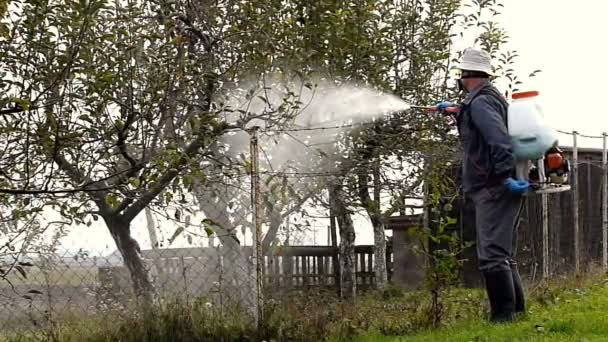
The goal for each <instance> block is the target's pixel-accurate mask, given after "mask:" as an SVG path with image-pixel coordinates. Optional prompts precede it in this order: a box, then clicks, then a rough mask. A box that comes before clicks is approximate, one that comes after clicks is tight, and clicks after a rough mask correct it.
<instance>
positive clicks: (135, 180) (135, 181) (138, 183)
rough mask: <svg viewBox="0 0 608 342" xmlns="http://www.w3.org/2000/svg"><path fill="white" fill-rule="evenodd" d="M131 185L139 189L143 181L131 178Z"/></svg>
mask: <svg viewBox="0 0 608 342" xmlns="http://www.w3.org/2000/svg"><path fill="white" fill-rule="evenodd" d="M129 184H131V185H132V186H133V187H134V188H139V186H140V185H141V181H140V180H139V178H135V177H131V178H129Z"/></svg>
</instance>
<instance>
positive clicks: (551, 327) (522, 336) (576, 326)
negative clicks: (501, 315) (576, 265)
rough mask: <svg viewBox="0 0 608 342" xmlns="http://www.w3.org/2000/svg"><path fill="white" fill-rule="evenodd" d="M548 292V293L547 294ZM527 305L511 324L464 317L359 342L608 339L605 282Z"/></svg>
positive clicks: (558, 292)
mask: <svg viewBox="0 0 608 342" xmlns="http://www.w3.org/2000/svg"><path fill="white" fill-rule="evenodd" d="M548 292H550V296H548V297H547V296H546V294H547V293H548ZM537 295H538V297H536V298H535V300H534V301H533V302H532V304H531V305H530V307H529V314H528V316H527V317H523V318H520V319H519V320H518V321H516V322H515V323H512V324H490V323H487V322H486V321H483V320H465V321H461V322H457V323H455V324H452V325H450V326H448V327H445V328H443V329H439V330H435V331H432V330H426V331H422V332H420V333H418V334H415V335H409V336H402V337H385V336H380V335H378V334H375V335H374V334H371V335H368V336H366V337H361V338H359V339H358V340H357V341H359V342H423V341H451V342H458V341H463V342H465V341H466V342H468V341H550V342H559V341H608V285H607V283H606V281H597V282H596V283H594V284H591V285H589V284H586V286H585V287H574V288H567V287H561V288H557V289H553V290H551V288H550V287H546V288H544V289H542V291H541V293H538V294H537Z"/></svg>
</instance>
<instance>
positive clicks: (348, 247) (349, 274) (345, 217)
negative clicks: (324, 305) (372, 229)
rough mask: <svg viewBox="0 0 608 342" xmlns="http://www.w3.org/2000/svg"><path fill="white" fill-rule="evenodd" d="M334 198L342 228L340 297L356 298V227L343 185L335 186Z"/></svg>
mask: <svg viewBox="0 0 608 342" xmlns="http://www.w3.org/2000/svg"><path fill="white" fill-rule="evenodd" d="M332 198H333V203H332V205H333V206H334V209H335V213H336V218H337V220H338V229H339V230H340V248H339V256H340V298H343V299H354V298H355V296H356V294H357V274H356V265H355V262H356V258H355V227H354V225H353V220H352V218H351V216H350V213H349V212H348V209H347V208H346V205H345V204H344V195H343V193H342V185H336V186H334V188H333V196H332Z"/></svg>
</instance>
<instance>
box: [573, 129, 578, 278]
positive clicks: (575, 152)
mask: <svg viewBox="0 0 608 342" xmlns="http://www.w3.org/2000/svg"><path fill="white" fill-rule="evenodd" d="M577 135H578V132H577V131H573V132H572V164H573V165H572V214H573V215H572V216H573V218H574V227H573V228H574V272H575V273H576V274H578V273H579V272H580V258H579V257H580V241H579V229H580V227H579V221H580V220H579V203H578V202H579V189H578V144H577Z"/></svg>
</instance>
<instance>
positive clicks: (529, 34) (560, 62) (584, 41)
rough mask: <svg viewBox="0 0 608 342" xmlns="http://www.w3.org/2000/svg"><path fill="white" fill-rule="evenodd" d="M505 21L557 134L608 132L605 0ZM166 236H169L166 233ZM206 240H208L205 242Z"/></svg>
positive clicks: (594, 143)
mask: <svg viewBox="0 0 608 342" xmlns="http://www.w3.org/2000/svg"><path fill="white" fill-rule="evenodd" d="M503 3H504V4H505V8H504V9H503V12H502V15H501V16H500V17H499V21H500V23H501V24H502V26H503V27H504V28H505V29H506V30H507V31H508V33H509V35H510V42H509V45H508V48H510V49H515V50H517V51H518V54H519V56H520V57H519V58H518V60H517V65H516V71H517V72H519V73H520V74H521V75H528V74H529V73H530V72H532V71H534V70H536V69H541V70H542V72H541V73H540V74H538V76H537V77H536V78H534V79H531V80H530V81H529V82H525V84H523V85H522V90H538V91H539V92H540V94H541V105H542V108H543V112H544V115H545V118H546V120H547V121H548V122H549V124H550V125H551V126H552V127H554V128H557V129H560V130H564V131H572V130H573V129H574V130H577V131H578V132H579V133H582V134H586V135H601V134H602V132H605V131H608V108H603V105H602V104H603V102H602V101H603V99H604V98H605V97H606V96H607V94H606V89H605V88H606V84H607V80H608V68H606V62H605V60H606V58H607V55H608V47H607V46H606V44H605V43H604V42H605V41H606V38H605V29H604V26H605V25H604V24H603V21H604V19H605V18H604V16H605V13H607V12H608V2H607V1H600V0H578V1H576V2H573V1H565V0H504V1H503ZM571 143H572V137H571V136H569V135H560V144H562V145H571ZM579 144H580V145H581V146H587V147H601V145H602V141H601V139H585V138H580V139H579ZM355 224H356V225H357V226H358V227H359V229H358V230H357V240H356V243H358V244H371V243H373V236H372V233H371V229H369V227H367V224H368V223H367V222H366V219H364V218H363V217H362V216H358V217H356V218H355ZM134 226H135V228H134V235H135V238H136V239H137V240H138V241H139V242H140V243H141V244H142V247H143V248H144V249H147V248H149V239H148V237H147V232H146V229H145V220H144V217H143V215H140V216H139V217H138V218H137V219H136V222H135V223H134ZM316 229H317V231H316V233H315V234H310V239H309V241H307V242H308V243H312V242H316V243H318V244H324V243H325V242H326V241H327V234H326V232H327V227H326V226H324V225H323V224H317V225H316ZM165 237H167V236H166V234H165ZM203 240H204V239H203ZM63 241H64V243H63V245H64V246H65V247H68V248H70V249H72V250H73V249H77V248H75V247H77V246H78V247H82V248H84V249H87V250H91V251H92V252H93V253H92V254H97V255H107V254H109V253H111V252H112V251H114V249H115V247H114V244H113V242H112V240H111V238H110V235H109V234H108V233H107V230H106V229H105V227H102V226H101V225H99V224H95V225H93V226H92V227H89V228H87V227H78V228H76V229H74V231H73V233H71V234H69V235H68V237H67V238H65V239H64V240H63Z"/></svg>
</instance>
